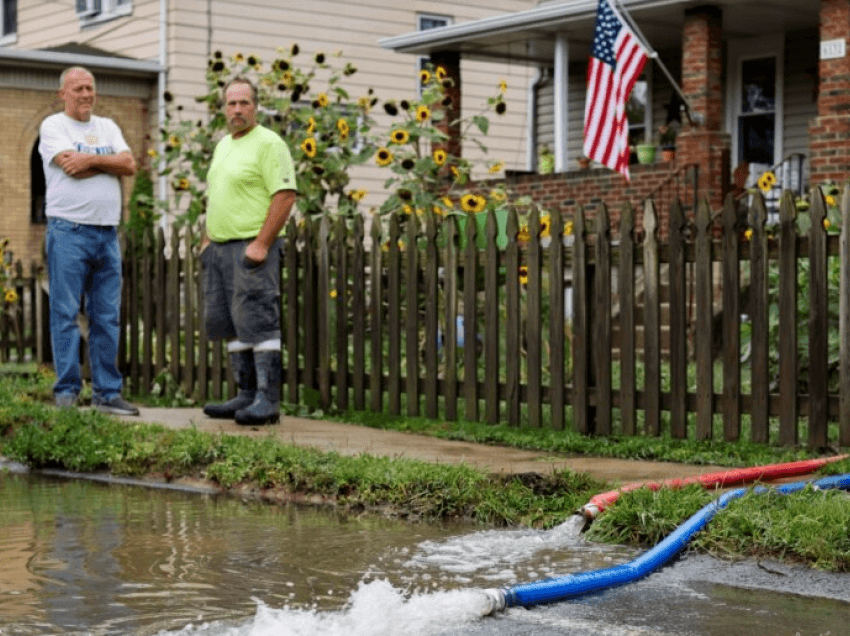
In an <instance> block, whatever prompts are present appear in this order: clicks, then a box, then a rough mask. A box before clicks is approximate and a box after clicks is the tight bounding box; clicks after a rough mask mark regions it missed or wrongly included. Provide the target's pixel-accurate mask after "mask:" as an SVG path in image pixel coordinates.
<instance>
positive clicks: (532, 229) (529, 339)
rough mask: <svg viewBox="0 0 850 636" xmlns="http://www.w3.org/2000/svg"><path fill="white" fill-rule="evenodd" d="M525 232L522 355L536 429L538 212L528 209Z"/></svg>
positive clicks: (539, 284)
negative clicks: (525, 257) (525, 260)
mask: <svg viewBox="0 0 850 636" xmlns="http://www.w3.org/2000/svg"><path fill="white" fill-rule="evenodd" d="M528 233H529V234H530V235H531V238H530V240H529V241H528V282H527V283H526V286H525V287H526V298H527V304H526V307H527V308H528V311H527V312H526V314H525V354H526V377H527V378H528V380H527V382H528V393H527V397H526V400H527V404H528V425H529V426H534V427H539V426H541V424H542V421H541V407H542V402H543V396H542V387H543V382H542V378H541V375H542V368H543V357H542V355H541V348H540V347H541V335H540V330H541V325H540V312H541V309H542V306H541V295H542V289H543V286H542V280H541V279H542V278H543V266H542V259H543V256H542V254H541V252H540V210H538V208H537V206H532V208H531V214H530V215H529V217H528Z"/></svg>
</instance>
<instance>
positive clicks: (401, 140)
mask: <svg viewBox="0 0 850 636" xmlns="http://www.w3.org/2000/svg"><path fill="white" fill-rule="evenodd" d="M409 139H410V133H409V132H407V131H406V130H404V129H403V128H396V129H395V130H393V131H392V132H391V133H390V141H392V143H394V144H406V143H407V141H408V140H409Z"/></svg>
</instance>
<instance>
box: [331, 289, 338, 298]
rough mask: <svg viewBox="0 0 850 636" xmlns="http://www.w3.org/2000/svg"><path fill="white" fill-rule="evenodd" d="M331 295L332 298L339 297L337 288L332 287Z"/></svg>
mask: <svg viewBox="0 0 850 636" xmlns="http://www.w3.org/2000/svg"><path fill="white" fill-rule="evenodd" d="M330 297H331V298H336V297H337V293H336V290H335V289H332V290H331V291H330Z"/></svg>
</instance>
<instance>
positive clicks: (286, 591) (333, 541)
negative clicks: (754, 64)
mask: <svg viewBox="0 0 850 636" xmlns="http://www.w3.org/2000/svg"><path fill="white" fill-rule="evenodd" d="M635 554H637V553H636V552H635V551H634V550H631V549H627V548H622V547H615V546H614V547H612V546H599V545H594V544H587V543H585V542H584V541H583V540H582V539H581V538H580V537H578V536H576V533H575V532H573V531H572V529H570V528H566V527H565V528H559V529H556V530H553V531H550V532H538V531H533V530H507V531H492V530H491V531H483V532H482V531H476V528H473V527H469V526H432V525H425V524H409V523H401V522H397V521H390V520H384V519H376V518H373V517H372V518H367V519H354V518H346V517H341V516H340V515H336V514H331V513H328V512H324V511H317V510H314V509H309V508H299V507H295V506H286V507H278V506H269V505H265V504H260V503H255V502H242V501H237V500H234V499H228V498H222V497H215V496H209V495H201V494H198V493H187V492H174V491H168V490H154V489H150V488H141V487H135V486H120V485H114V484H112V485H110V484H103V483H92V482H88V481H82V480H66V479H56V478H45V477H38V476H33V475H19V474H14V473H9V472H4V473H0V635H2V636H12V635H21V636H29V635H46V634H71V635H74V636H82V635H84V634H85V635H89V634H91V635H92V636H112V635H116V636H117V635H119V634H120V635H130V634H132V635H140V636H150V635H153V634H162V636H167V635H170V634H179V635H180V636H199V635H203V636H224V635H228V636H266V635H268V636H271V635H272V634H274V635H276V636H279V635H290V634H292V635H300V634H305V635H306V634H311V635H315V634H322V635H323V636H361V635H369V636H390V635H393V636H396V635H398V634H402V635H403V636H420V635H421V636H426V635H431V634H458V635H477V634H481V635H483V634H488V635H497V636H498V635H506V636H507V635H511V636H516V635H523V634H529V635H531V634H534V635H538V634H565V635H567V634H569V635H571V636H582V635H584V634H587V635H591V634H593V635H594V636H606V635H607V636H620V635H623V636H625V635H629V636H721V635H722V636H756V635H760V634H764V635H769V636H779V635H782V636H784V635H786V634H787V635H788V636H797V635H798V634H799V636H826V635H827V634H829V636H839V635H844V634H847V633H848V631H847V619H848V618H850V575H828V574H823V573H820V572H817V571H812V570H809V569H797V568H791V567H789V566H783V565H780V564H775V563H762V564H755V563H751V562H747V563H738V564H732V563H727V562H722V561H718V560H714V559H711V558H708V557H701V556H699V557H698V556H693V555H687V556H686V557H684V558H682V559H679V560H678V561H677V562H675V563H674V564H673V565H672V566H668V567H666V568H664V569H662V570H661V571H660V572H658V573H655V574H653V575H651V576H649V577H647V578H645V579H643V580H641V581H638V582H637V583H634V584H632V585H627V586H623V587H620V588H614V589H610V590H606V591H604V592H602V593H599V594H596V595H593V596H590V597H584V598H580V599H575V600H571V601H567V602H562V603H557V604H552V605H547V606H540V607H535V608H531V609H528V610H527V609H523V608H512V609H509V610H508V611H507V612H504V613H501V614H498V615H496V616H493V617H486V618H482V617H481V616H480V614H481V613H482V611H483V609H484V607H485V605H486V604H485V601H484V596H483V594H482V593H481V592H480V590H481V589H485V588H506V587H511V586H513V585H517V584H523V583H527V582H531V581H536V580H539V579H541V578H547V577H556V576H564V575H568V574H570V573H576V572H584V571H589V570H596V569H600V568H607V567H610V566H612V565H617V564H619V563H625V562H628V561H630V560H631V559H632V558H633V557H634V556H635Z"/></svg>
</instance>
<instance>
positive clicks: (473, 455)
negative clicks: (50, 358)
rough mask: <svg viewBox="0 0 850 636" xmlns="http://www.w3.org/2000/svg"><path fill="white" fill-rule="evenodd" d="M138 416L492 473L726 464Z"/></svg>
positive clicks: (291, 422) (313, 423)
mask: <svg viewBox="0 0 850 636" xmlns="http://www.w3.org/2000/svg"><path fill="white" fill-rule="evenodd" d="M139 410H140V416H139V417H120V418H119V419H121V420H124V421H126V422H128V423H129V422H138V421H140V420H141V421H143V422H150V423H159V424H162V425H164V426H166V427H169V428H173V429H184V428H190V427H192V426H195V427H197V428H198V430H201V431H205V432H209V433H226V434H228V435H247V436H251V437H266V436H268V435H275V436H277V437H279V438H280V439H281V440H283V441H284V442H287V443H291V444H295V445H298V446H309V447H313V448H317V449H319V450H322V451H334V452H337V453H339V454H341V455H361V454H364V453H365V454H369V455H376V456H385V457H398V458H405V459H418V460H422V461H428V462H435V463H442V464H459V463H466V464H469V465H471V466H475V467H477V468H479V469H481V470H485V471H488V472H492V473H503V474H518V473H529V472H537V473H549V472H552V471H554V470H556V469H560V470H563V469H565V468H568V469H570V470H572V471H575V472H584V473H589V474H591V475H593V476H595V477H598V478H600V479H605V480H607V481H612V482H617V481H619V482H622V483H629V482H634V481H659V480H663V479H669V478H674V477H689V476H691V475H700V474H704V473H710V472H716V471H719V470H723V467H721V466H707V465H706V466H694V465H689V464H677V463H671V462H647V461H632V460H623V459H611V458H599V457H585V456H579V457H570V456H567V455H563V454H554V453H543V452H535V451H526V450H519V449H514V448H506V447H503V446H488V445H485V444H474V443H470V442H455V441H449V440H442V439H436V438H433V437H426V436H424V435H415V434H410V433H399V432H396V431H384V430H379V429H374V428H369V427H366V426H357V425H351V424H340V423H337V422H328V421H323V420H313V419H307V418H300V417H288V416H281V420H280V423H279V424H277V425H274V426H262V427H243V426H239V425H238V424H236V423H235V422H232V421H229V420H214V419H210V418H208V417H207V416H206V415H204V413H203V411H202V410H201V409H200V408H147V407H140V409H139Z"/></svg>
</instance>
